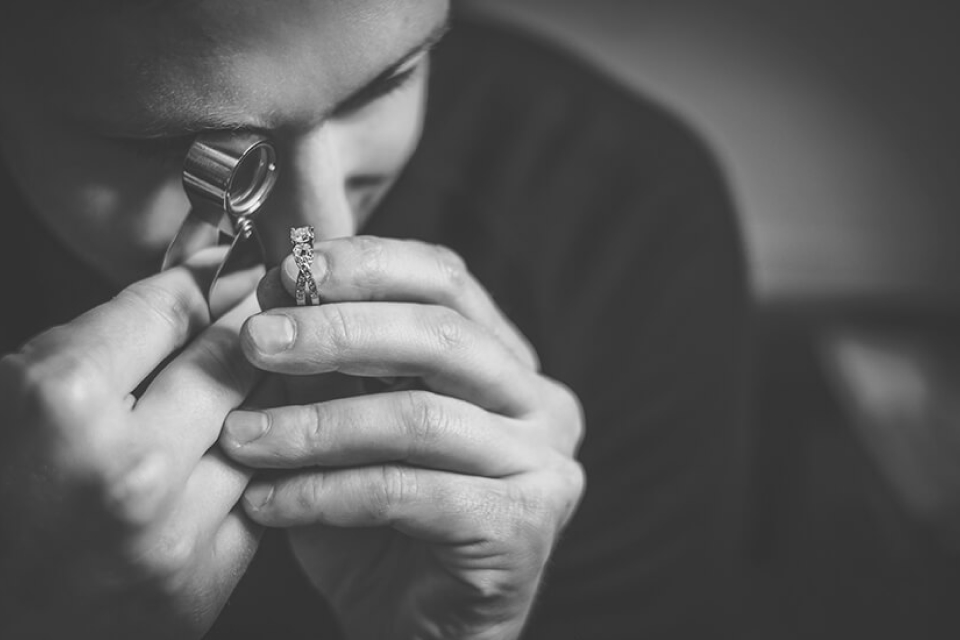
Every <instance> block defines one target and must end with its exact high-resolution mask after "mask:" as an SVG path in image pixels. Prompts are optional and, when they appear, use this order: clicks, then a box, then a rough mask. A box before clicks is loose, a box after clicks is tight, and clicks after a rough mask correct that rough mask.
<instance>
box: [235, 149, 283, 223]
mask: <svg viewBox="0 0 960 640" xmlns="http://www.w3.org/2000/svg"><path fill="white" fill-rule="evenodd" d="M271 155H272V154H271V153H270V149H269V148H268V147H266V146H259V147H256V148H255V149H253V150H252V151H251V152H250V153H248V154H247V155H246V156H244V157H243V158H241V159H240V163H239V164H238V165H237V167H236V169H234V171H233V176H232V177H231V178H230V187H229V189H228V192H229V193H228V198H229V200H230V207H231V208H232V209H233V210H234V211H243V210H245V209H246V208H247V207H248V206H249V205H250V204H251V203H253V202H257V201H260V202H262V201H263V199H264V198H265V196H266V194H265V193H264V191H265V190H269V189H270V187H271V186H272V185H273V183H272V181H271V180H269V178H270V173H271V172H272V171H273V169H272V167H271V165H272V164H273V159H272V158H271V157H270V156H271Z"/></svg>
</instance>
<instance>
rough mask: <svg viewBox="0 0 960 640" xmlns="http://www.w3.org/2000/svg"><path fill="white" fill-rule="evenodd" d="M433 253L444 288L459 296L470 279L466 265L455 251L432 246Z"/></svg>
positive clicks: (440, 246)
mask: <svg viewBox="0 0 960 640" xmlns="http://www.w3.org/2000/svg"><path fill="white" fill-rule="evenodd" d="M433 253H434V259H435V260H436V264H437V270H438V272H439V273H440V276H441V277H442V278H443V284H444V287H445V288H446V289H447V290H449V291H450V292H451V293H453V294H459V293H460V292H461V291H462V290H463V286H464V284H465V283H466V282H467V279H468V278H469V277H470V275H469V270H468V269H467V263H466V262H464V260H463V258H462V257H460V254H458V253H457V252H456V251H454V250H453V249H450V248H449V247H445V246H443V245H433Z"/></svg>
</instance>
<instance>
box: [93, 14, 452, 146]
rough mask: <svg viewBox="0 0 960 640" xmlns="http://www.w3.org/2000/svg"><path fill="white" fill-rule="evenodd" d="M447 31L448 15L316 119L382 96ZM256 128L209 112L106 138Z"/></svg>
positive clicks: (152, 137)
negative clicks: (411, 62) (385, 86)
mask: <svg viewBox="0 0 960 640" xmlns="http://www.w3.org/2000/svg"><path fill="white" fill-rule="evenodd" d="M449 31H450V13H449V12H448V13H447V15H446V17H445V18H444V19H443V20H442V21H440V22H439V23H438V24H437V26H435V27H434V28H433V30H432V31H431V32H430V33H429V34H427V37H426V38H424V39H423V40H422V41H421V42H420V43H419V44H417V45H415V46H414V47H412V48H411V49H409V50H408V51H407V52H406V53H404V54H403V55H402V56H401V57H400V58H399V59H397V61H396V62H393V63H392V64H390V65H389V66H388V67H387V68H386V69H384V70H383V71H381V72H380V73H378V74H377V75H376V76H375V77H374V78H373V79H372V80H370V81H368V82H366V83H365V84H364V85H363V86H361V87H360V88H359V89H356V90H354V91H353V92H352V93H351V94H350V95H348V96H346V97H344V98H343V99H341V100H340V101H339V102H337V103H336V104H335V105H333V106H332V107H329V108H328V109H327V110H326V111H324V112H323V113H322V114H320V115H319V116H318V118H317V121H318V122H324V121H326V120H328V119H329V118H330V117H331V116H332V115H334V114H336V113H337V112H338V111H344V112H346V111H351V110H358V109H360V108H361V107H363V106H365V105H367V104H369V103H371V102H373V101H374V100H375V99H377V98H378V97H379V96H380V95H381V94H382V93H383V90H382V87H383V86H384V85H386V84H388V83H389V81H390V80H391V79H392V78H393V76H394V75H395V74H396V73H397V70H398V69H400V68H402V67H403V66H404V65H405V64H407V63H408V62H409V61H410V60H412V59H414V58H416V57H417V56H419V55H421V54H422V53H426V52H428V51H430V50H431V49H432V48H433V47H434V46H436V45H437V44H438V43H439V42H440V41H441V40H442V39H443V37H444V36H445V35H446V34H447V32H449ZM259 129H260V127H257V126H255V125H251V124H247V123H244V122H242V121H240V120H239V119H234V118H232V117H231V114H219V113H210V114H207V115H204V116H201V117H198V118H196V119H194V120H192V121H190V122H158V123H156V124H154V125H152V126H149V128H148V129H146V130H142V131H141V132H139V133H136V134H134V133H132V132H115V133H107V135H108V136H110V137H116V138H125V139H128V140H133V141H135V140H144V141H147V140H161V139H164V138H183V137H187V136H195V135H198V134H201V133H209V132H211V131H255V130H259Z"/></svg>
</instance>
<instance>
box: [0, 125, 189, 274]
mask: <svg viewBox="0 0 960 640" xmlns="http://www.w3.org/2000/svg"><path fill="white" fill-rule="evenodd" d="M8 124H9V122H8ZM21 124H22V125H23V126H15V127H14V126H11V127H5V131H4V134H5V140H4V160H5V162H6V164H7V165H8V166H9V167H10V170H11V173H12V174H13V176H14V178H15V179H16V181H17V183H18V186H19V187H20V189H21V191H22V192H23V194H24V196H25V197H26V199H27V201H28V202H29V203H30V205H31V207H32V208H33V209H34V211H35V213H36V214H37V215H38V216H40V217H41V218H42V219H43V220H44V222H45V223H46V224H47V225H48V226H49V227H50V228H51V230H52V231H53V232H54V233H55V234H56V235H57V236H59V238H60V239H61V241H63V242H64V244H66V245H67V246H68V247H70V248H71V249H73V250H74V252H76V253H78V254H80V255H81V256H84V257H86V258H87V259H88V261H89V262H91V263H92V264H93V265H94V266H96V267H98V268H100V269H101V270H108V271H114V270H115V269H117V268H118V267H125V268H127V269H131V268H132V269H136V270H137V271H142V270H144V269H146V268H147V267H146V265H147V263H150V264H152V262H155V255H154V254H155V253H156V252H157V251H158V250H159V251H162V248H160V247H162V246H165V244H164V243H165V242H168V241H169V238H170V237H172V235H173V233H175V231H176V228H177V225H178V224H179V219H180V218H182V217H183V215H185V214H186V211H187V203H186V197H185V195H184V194H183V190H182V188H180V186H179V183H180V175H179V174H180V170H179V167H178V166H172V165H171V166H167V165H166V164H164V163H161V162H159V161H153V160H149V159H145V158H140V157H138V156H136V155H135V154H133V153H132V152H130V151H128V150H126V149H124V148H122V147H118V146H115V145H114V144H112V143H109V142H106V141H100V140H97V139H94V138H92V137H88V136H84V135H81V134H77V133H74V132H72V131H70V130H67V129H65V128H59V127H56V126H55V125H52V124H51V123H50V122H49V121H46V122H44V123H43V124H42V126H41V125H40V123H37V126H31V123H30V122H29V118H26V119H25V121H24V122H22V123H21ZM141 263H142V266H141Z"/></svg>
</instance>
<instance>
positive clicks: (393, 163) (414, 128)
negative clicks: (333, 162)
mask: <svg viewBox="0 0 960 640" xmlns="http://www.w3.org/2000/svg"><path fill="white" fill-rule="evenodd" d="M423 85H424V83H423V82H422V81H421V82H419V83H418V84H417V85H415V86H412V87H408V88H407V89H406V90H404V91H402V92H400V93H397V94H394V95H391V96H388V97H387V98H386V99H385V100H383V101H382V102H381V103H379V104H374V105H371V106H370V107H369V108H368V109H365V110H364V111H363V112H362V113H360V114H358V115H356V116H354V117H352V118H349V119H346V120H340V121H338V122H337V123H336V126H337V127H338V129H339V130H340V131H339V135H338V139H339V140H340V141H341V144H340V160H341V163H342V167H343V169H344V173H345V175H346V176H347V177H348V179H349V178H350V177H382V178H384V179H386V180H387V181H390V180H392V179H393V178H395V177H396V176H397V174H399V173H400V170H401V169H403V167H404V165H406V163H407V161H408V160H409V159H410V156H411V155H413V152H414V150H416V148H417V143H418V142H419V141H420V134H421V132H422V130H423V116H424V106H425V92H424V87H423Z"/></svg>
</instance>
